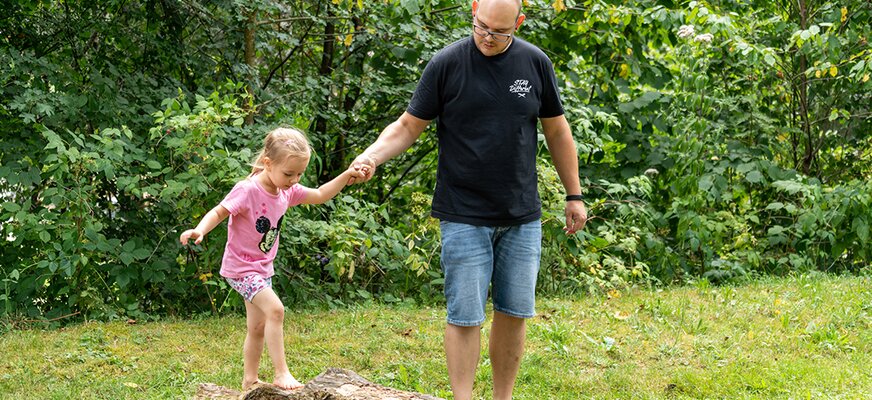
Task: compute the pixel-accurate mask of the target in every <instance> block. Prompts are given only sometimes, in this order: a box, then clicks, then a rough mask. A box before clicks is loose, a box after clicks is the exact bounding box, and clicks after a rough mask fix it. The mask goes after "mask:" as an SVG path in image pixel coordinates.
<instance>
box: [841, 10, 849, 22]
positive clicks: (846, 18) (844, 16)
mask: <svg viewBox="0 0 872 400" xmlns="http://www.w3.org/2000/svg"><path fill="white" fill-rule="evenodd" d="M847 20H848V7H842V23H845V21H847Z"/></svg>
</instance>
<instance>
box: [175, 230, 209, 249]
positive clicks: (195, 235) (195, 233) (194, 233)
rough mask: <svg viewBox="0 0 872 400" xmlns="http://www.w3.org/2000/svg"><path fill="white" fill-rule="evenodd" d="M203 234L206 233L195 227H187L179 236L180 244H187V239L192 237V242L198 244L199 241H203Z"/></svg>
mask: <svg viewBox="0 0 872 400" xmlns="http://www.w3.org/2000/svg"><path fill="white" fill-rule="evenodd" d="M204 236H206V235H205V234H203V232H200V231H199V230H197V229H188V230H186V231H184V232H182V236H179V242H181V243H182V246H187V245H188V240H190V239H194V244H200V242H202V241H203V237H204Z"/></svg>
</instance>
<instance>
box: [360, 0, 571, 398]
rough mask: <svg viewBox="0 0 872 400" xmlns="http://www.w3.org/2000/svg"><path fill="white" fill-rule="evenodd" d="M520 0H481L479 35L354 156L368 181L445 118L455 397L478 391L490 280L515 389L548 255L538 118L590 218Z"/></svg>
mask: <svg viewBox="0 0 872 400" xmlns="http://www.w3.org/2000/svg"><path fill="white" fill-rule="evenodd" d="M524 19H525V16H524V14H522V13H521V3H520V0H481V1H473V2H472V27H471V29H472V31H473V33H472V35H471V37H470V38H464V39H461V40H459V41H457V42H455V43H453V44H451V45H449V46H448V47H446V48H444V49H442V50H441V51H440V52H439V53H437V54H436V55H435V56H434V57H433V59H432V60H431V61H430V62H429V63H428V64H427V67H426V68H425V69H424V73H423V75H422V76H421V80H420V81H419V83H418V86H417V88H416V90H415V93H414V95H413V96H412V100H411V102H410V104H409V106H408V108H407V110H406V112H405V113H403V115H402V116H400V117H399V119H397V120H396V121H395V122H393V123H392V124H390V125H388V127H387V128H385V130H384V131H383V132H382V133H381V135H380V136H379V138H378V139H377V140H376V141H375V143H373V144H372V145H371V146H369V147H368V148H367V149H366V150H365V151H364V152H363V153H362V154H361V155H359V156H358V157H357V159H355V161H354V163H353V165H354V166H355V167H356V168H359V169H361V170H362V171H363V172H364V173H365V177H364V178H360V179H358V180H364V181H365V180H369V179H370V178H371V177H372V175H373V173H374V172H375V168H376V166H378V165H379V164H381V163H384V162H385V161H387V160H388V159H390V158H393V157H394V156H396V155H398V154H400V153H402V152H403V151H405V150H406V149H408V148H409V147H410V146H411V145H412V144H413V143H414V142H415V141H416V140H417V139H418V137H419V136H420V135H421V133H422V132H423V131H424V128H426V127H427V124H429V123H430V121H431V120H433V119H437V118H438V123H437V124H438V125H437V135H438V139H439V165H438V169H437V177H436V190H435V193H434V196H433V204H432V215H433V216H434V217H436V218H438V219H439V220H440V229H441V234H442V269H443V272H444V274H445V295H446V300H447V303H448V318H447V325H446V329H445V353H446V359H447V365H448V375H449V380H450V382H451V390H452V391H453V392H454V398H455V399H459V400H466V399H470V398H471V397H472V388H473V381H474V379H475V370H476V367H477V365H478V361H479V353H480V350H481V338H480V334H481V329H480V327H481V324H482V323H484V320H485V303H486V302H487V297H488V288H489V287H490V289H491V291H492V299H493V303H494V315H493V322H492V325H491V335H490V342H489V351H490V359H491V365H492V367H493V385H494V389H493V398H494V399H510V398H511V397H512V390H513V388H514V384H515V378H516V376H517V374H518V370H519V367H520V362H521V356H522V355H523V352H524V339H525V336H526V322H525V319H526V318H530V317H533V316H534V315H535V310H534V306H535V288H536V277H537V274H538V271H539V259H540V254H541V235H542V226H541V221H540V218H541V215H542V212H541V203H540V200H539V194H538V189H537V175H536V153H537V147H538V143H537V132H536V122H537V119H538V120H539V121H540V122H541V123H542V131H543V134H544V136H545V140H546V143H547V145H548V148H549V151H550V152H551V156H552V159H553V160H554V164H555V167H556V169H557V173H558V175H559V176H560V179H561V181H562V183H563V186H564V188H565V190H566V194H567V202H566V212H565V214H566V228H564V229H565V230H566V232H567V233H569V234H573V233H575V232H576V231H578V230H579V229H582V228H583V227H584V224H585V221H586V220H587V210H586V209H585V206H584V203H583V202H582V201H581V188H580V185H579V178H578V159H577V150H576V147H575V142H574V140H573V138H572V134H571V132H570V128H569V124H568V123H567V121H566V118H565V117H564V115H563V106H562V104H561V101H560V96H559V93H558V89H557V82H556V78H555V76H554V69H553V66H552V64H551V61H550V60H549V59H548V58H547V56H546V55H545V54H544V53H543V52H542V51H541V50H539V49H538V48H536V47H535V46H533V45H531V44H530V43H527V42H526V41H523V40H521V39H518V38H516V37H514V33H515V31H516V30H517V29H518V27H519V26H521V23H522V22H524Z"/></svg>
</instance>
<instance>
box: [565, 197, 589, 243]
mask: <svg viewBox="0 0 872 400" xmlns="http://www.w3.org/2000/svg"><path fill="white" fill-rule="evenodd" d="M565 213H566V226H565V227H564V228H563V230H564V231H566V234H568V235H572V234H575V232H578V231H580V230H582V229H584V224H585V223H587V208H585V207H584V202H583V201H567V202H566V212H565Z"/></svg>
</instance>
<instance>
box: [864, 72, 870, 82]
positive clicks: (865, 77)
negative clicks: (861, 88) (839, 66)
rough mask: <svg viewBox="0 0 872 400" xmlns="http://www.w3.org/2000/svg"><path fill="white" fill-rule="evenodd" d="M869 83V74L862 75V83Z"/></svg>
mask: <svg viewBox="0 0 872 400" xmlns="http://www.w3.org/2000/svg"><path fill="white" fill-rule="evenodd" d="M866 82H869V74H866V75H863V83H866Z"/></svg>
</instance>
